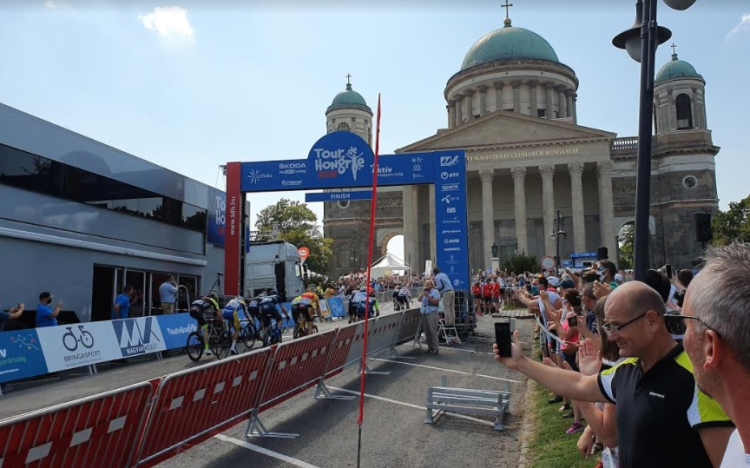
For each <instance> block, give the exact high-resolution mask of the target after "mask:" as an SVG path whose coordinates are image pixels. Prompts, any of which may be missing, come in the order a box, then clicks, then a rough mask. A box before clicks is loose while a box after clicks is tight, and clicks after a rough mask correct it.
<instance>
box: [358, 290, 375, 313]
mask: <svg viewBox="0 0 750 468" xmlns="http://www.w3.org/2000/svg"><path fill="white" fill-rule="evenodd" d="M368 302H369V303H370V316H369V317H365V312H366V311H367V303H368ZM357 314H358V315H359V318H360V319H362V318H365V319H368V318H370V317H379V316H380V307H379V306H378V300H377V299H375V292H374V291H373V292H370V295H369V296H366V297H365V298H363V299H362V301H360V302H359V304H358V305H357Z"/></svg>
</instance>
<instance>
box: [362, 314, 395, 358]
mask: <svg viewBox="0 0 750 468" xmlns="http://www.w3.org/2000/svg"><path fill="white" fill-rule="evenodd" d="M402 319H403V313H401V312H399V313H396V314H391V315H385V316H382V317H378V318H377V319H375V323H374V324H370V330H368V331H369V332H370V334H369V336H368V338H367V355H368V356H372V355H374V354H377V353H379V352H381V351H384V350H387V349H390V348H391V346H392V345H393V344H394V343H395V342H396V338H398V332H399V329H400V328H401V321H402Z"/></svg>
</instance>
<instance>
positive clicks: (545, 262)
mask: <svg viewBox="0 0 750 468" xmlns="http://www.w3.org/2000/svg"><path fill="white" fill-rule="evenodd" d="M540 263H541V264H542V268H543V269H545V270H551V269H553V268H555V266H556V265H557V262H556V261H555V257H550V256H549V255H547V256H544V257H542V260H541V262H540Z"/></svg>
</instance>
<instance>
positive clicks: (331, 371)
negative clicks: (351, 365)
mask: <svg viewBox="0 0 750 468" xmlns="http://www.w3.org/2000/svg"><path fill="white" fill-rule="evenodd" d="M357 327H358V325H357V324H352V325H347V326H345V327H341V328H339V329H338V331H337V333H336V337H335V338H334V339H333V343H331V353H330V355H329V357H328V363H327V364H326V371H325V375H323V378H327V377H331V376H333V375H335V374H336V373H338V372H340V371H341V370H342V369H343V368H344V366H345V365H346V364H347V362H348V361H347V358H348V357H349V351H350V350H351V347H352V343H353V342H354V334H355V333H356V331H357ZM361 350H362V349H361V348H360V352H361Z"/></svg>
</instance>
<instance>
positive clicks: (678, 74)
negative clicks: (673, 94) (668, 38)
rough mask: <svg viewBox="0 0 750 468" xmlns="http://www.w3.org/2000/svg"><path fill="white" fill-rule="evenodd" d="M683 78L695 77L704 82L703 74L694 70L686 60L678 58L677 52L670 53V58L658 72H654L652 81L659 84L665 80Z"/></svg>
mask: <svg viewBox="0 0 750 468" xmlns="http://www.w3.org/2000/svg"><path fill="white" fill-rule="evenodd" d="M684 78H695V79H698V80H701V81H703V82H705V80H704V79H703V76H701V75H700V74H699V73H698V72H697V71H695V67H693V66H692V65H690V64H689V63H688V62H685V61H684V60H679V59H678V58H677V54H676V53H675V54H672V60H671V61H670V62H668V63H667V64H666V65H664V66H663V67H661V70H659V73H657V74H656V79H655V80H654V83H655V84H660V83H664V82H665V81H669V80H677V79H684Z"/></svg>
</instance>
